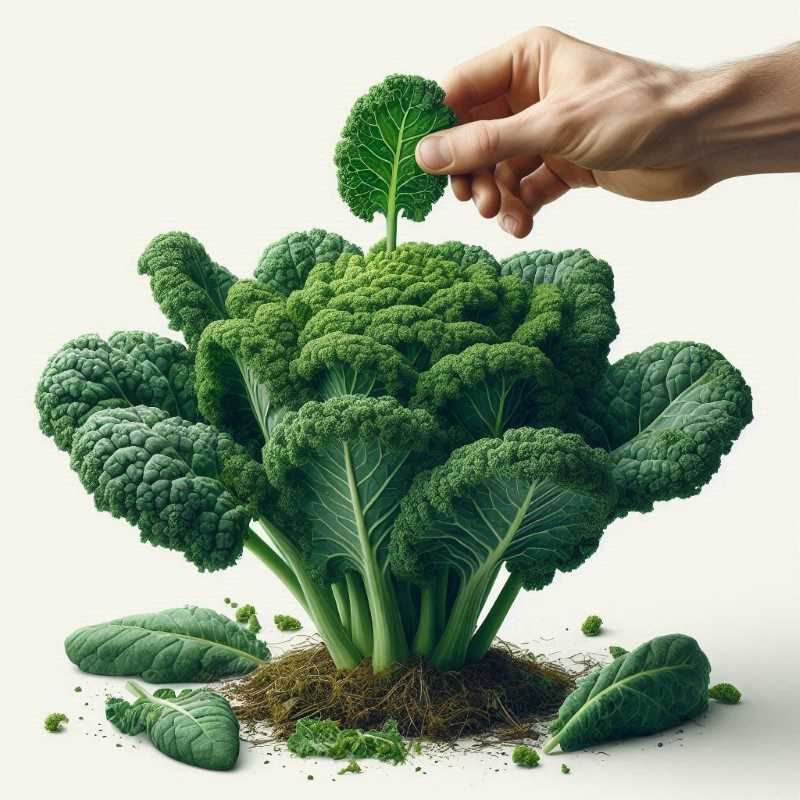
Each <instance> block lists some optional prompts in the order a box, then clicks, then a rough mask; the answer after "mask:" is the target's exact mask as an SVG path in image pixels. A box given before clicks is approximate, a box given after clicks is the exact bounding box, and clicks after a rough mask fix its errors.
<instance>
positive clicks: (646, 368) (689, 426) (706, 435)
mask: <svg viewBox="0 0 800 800" xmlns="http://www.w3.org/2000/svg"><path fill="white" fill-rule="evenodd" d="M584 414H585V415H586V416H587V417H588V418H589V419H590V420H591V424H592V425H593V426H597V427H593V428H592V438H593V440H594V441H595V442H596V443H599V442H598V441H597V440H598V439H599V434H598V432H597V431H598V428H599V430H601V431H602V433H603V434H604V442H603V444H604V446H605V447H606V448H607V449H608V450H609V451H610V455H611V460H612V462H613V464H614V479H615V482H616V484H617V486H618V488H619V493H620V502H619V509H618V513H619V514H620V515H624V514H626V513H628V512H629V511H650V510H651V509H652V508H653V503H654V502H656V501H658V500H669V499H671V498H673V497H690V496H692V495H694V494H697V493H698V492H699V491H700V489H701V488H702V486H703V485H704V484H706V483H708V481H709V480H711V478H712V476H713V475H714V473H715V472H716V471H717V470H718V469H719V466H720V460H721V458H722V456H723V455H724V454H726V453H727V452H728V451H729V450H730V449H731V446H732V445H733V442H734V441H735V440H736V439H737V438H738V436H739V434H740V433H741V431H742V429H743V428H744V427H745V425H747V424H748V423H749V422H750V421H751V420H752V418H753V412H752V398H751V395H750V388H749V387H748V386H747V384H746V383H745V381H744V379H743V378H742V375H741V373H740V372H739V371H738V370H737V369H736V368H735V367H733V366H732V365H731V364H730V363H728V361H726V360H725V359H724V358H723V356H722V355H720V354H719V353H718V352H717V351H716V350H712V349H711V348H710V347H708V346H706V345H703V344H695V343H693V342H669V343H666V344H655V345H652V346H651V347H648V348H647V349H646V350H643V351H642V352H641V353H631V354H630V355H628V356H625V358H623V359H622V360H621V361H618V362H617V363H615V364H613V365H612V366H611V367H609V369H608V371H607V372H606V374H605V375H604V376H603V379H602V381H601V382H600V384H599V385H598V387H597V389H596V391H595V392H594V393H592V394H591V395H590V396H589V397H588V398H587V399H586V401H585V403H584Z"/></svg>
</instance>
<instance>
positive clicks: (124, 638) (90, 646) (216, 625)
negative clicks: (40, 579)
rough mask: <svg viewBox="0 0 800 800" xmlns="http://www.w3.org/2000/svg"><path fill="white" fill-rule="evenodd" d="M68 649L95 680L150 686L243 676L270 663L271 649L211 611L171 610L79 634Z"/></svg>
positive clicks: (68, 643)
mask: <svg viewBox="0 0 800 800" xmlns="http://www.w3.org/2000/svg"><path fill="white" fill-rule="evenodd" d="M64 647H65V649H66V651H67V657H68V658H69V660H70V661H72V663H73V664H75V665H76V666H77V667H78V668H79V669H81V670H83V671H84V672H89V673H92V674H93V675H114V676H117V675H136V676H138V677H140V678H142V679H143V680H146V681H148V682H150V683H189V682H193V681H215V680H219V679H220V678H225V677H227V676H229V675H244V674H246V673H248V672H251V671H252V670H254V669H256V668H257V667H259V666H260V665H261V664H263V663H264V661H265V660H266V659H268V658H269V655H270V654H269V650H268V649H267V646H266V645H265V644H264V643H263V642H261V641H259V640H258V639H256V637H255V636H253V634H252V633H249V632H248V631H246V630H245V629H244V628H242V627H241V626H240V625H237V624H236V623H235V622H234V621H233V620H231V619H228V617H225V616H223V615H222V614H218V613H217V612H216V611H212V610H211V609H209V608H194V607H188V608H171V609H168V610H166V611H159V612H156V613H153V614H134V615H132V616H129V617H122V618H120V619H115V620H112V621H111V622H104V623H101V624H99V625H90V626H88V627H86V628H79V629H78V630H76V631H75V632H74V633H71V634H70V635H69V636H68V637H67V640H66V642H65V643H64Z"/></svg>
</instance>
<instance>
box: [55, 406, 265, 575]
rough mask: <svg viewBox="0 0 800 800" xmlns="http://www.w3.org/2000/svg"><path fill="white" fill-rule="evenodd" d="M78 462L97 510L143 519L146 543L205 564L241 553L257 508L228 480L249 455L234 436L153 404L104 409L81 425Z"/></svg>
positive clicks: (75, 448)
mask: <svg viewBox="0 0 800 800" xmlns="http://www.w3.org/2000/svg"><path fill="white" fill-rule="evenodd" d="M71 463H72V468H73V469H74V470H75V471H76V472H77V473H78V475H79V477H80V479H81V483H82V484H83V486H84V488H85V489H86V490H87V491H88V492H89V493H90V494H91V495H93V496H94V501H95V505H96V506H97V508H98V509H99V510H101V511H108V512H109V513H111V514H112V515H113V516H115V517H124V518H125V519H126V520H127V521H128V522H130V523H131V524H132V525H136V526H137V527H138V528H139V530H140V532H141V537H142V540H143V541H145V542H150V543H151V544H155V545H159V546H161V547H167V548H169V549H171V550H180V551H182V552H183V553H184V554H185V555H186V558H187V559H188V560H189V561H192V562H193V563H194V564H195V565H196V566H197V567H199V568H200V570H215V569H222V568H224V567H229V566H230V565H231V564H233V563H234V562H235V561H236V560H237V559H238V558H239V556H240V555H241V553H242V547H243V545H244V537H245V535H246V534H247V531H248V528H249V524H250V519H251V510H250V509H248V508H247V507H245V505H243V504H242V502H241V501H240V500H238V499H237V498H236V497H235V496H234V495H233V494H232V493H231V492H230V491H229V490H228V488H226V486H225V484H224V483H223V482H222V480H221V478H222V476H223V475H224V474H225V473H226V472H227V471H228V470H227V469H226V465H228V464H232V463H235V464H237V466H238V465H239V464H245V465H246V464H247V463H249V459H247V457H246V454H245V453H244V451H243V449H242V448H241V447H240V446H239V445H237V444H236V443H235V442H234V441H233V439H231V437H230V436H228V435H227V434H224V433H220V432H219V431H217V430H215V429H214V428H212V427H209V426H208V425H204V424H202V423H199V422H198V423H192V422H189V421H188V420H184V419H180V418H178V417H170V416H169V414H168V413H167V412H166V411H161V410H159V409H156V408H149V407H147V406H135V407H133V408H118V409H112V410H110V411H98V412H97V413H95V414H92V415H91V416H90V417H89V419H87V420H86V422H85V423H84V424H83V425H82V426H81V427H80V428H79V429H78V430H77V431H76V433H75V439H74V441H73V444H72V458H71Z"/></svg>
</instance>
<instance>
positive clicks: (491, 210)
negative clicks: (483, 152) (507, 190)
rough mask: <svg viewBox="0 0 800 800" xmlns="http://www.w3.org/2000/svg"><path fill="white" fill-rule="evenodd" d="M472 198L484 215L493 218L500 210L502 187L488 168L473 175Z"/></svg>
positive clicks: (480, 212)
mask: <svg viewBox="0 0 800 800" xmlns="http://www.w3.org/2000/svg"><path fill="white" fill-rule="evenodd" d="M472 199H473V200H474V201H475V207H476V208H477V209H478V213H479V214H480V215H481V216H482V217H486V218H487V219H491V218H492V217H495V216H497V212H498V211H499V210H500V200H501V198H500V188H499V186H498V184H497V182H496V181H495V178H494V175H493V174H492V172H491V171H489V170H488V169H482V170H479V171H478V172H476V173H475V174H474V175H473V176H472Z"/></svg>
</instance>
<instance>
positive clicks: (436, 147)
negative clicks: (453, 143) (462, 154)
mask: <svg viewBox="0 0 800 800" xmlns="http://www.w3.org/2000/svg"><path fill="white" fill-rule="evenodd" d="M419 157H420V160H421V161H422V163H423V165H424V166H426V167H427V168H428V169H444V168H445V167H447V166H449V165H450V164H452V163H453V151H452V150H451V149H450V142H448V141H447V137H445V136H429V137H428V138H427V139H423V140H422V141H421V142H420V145H419Z"/></svg>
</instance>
